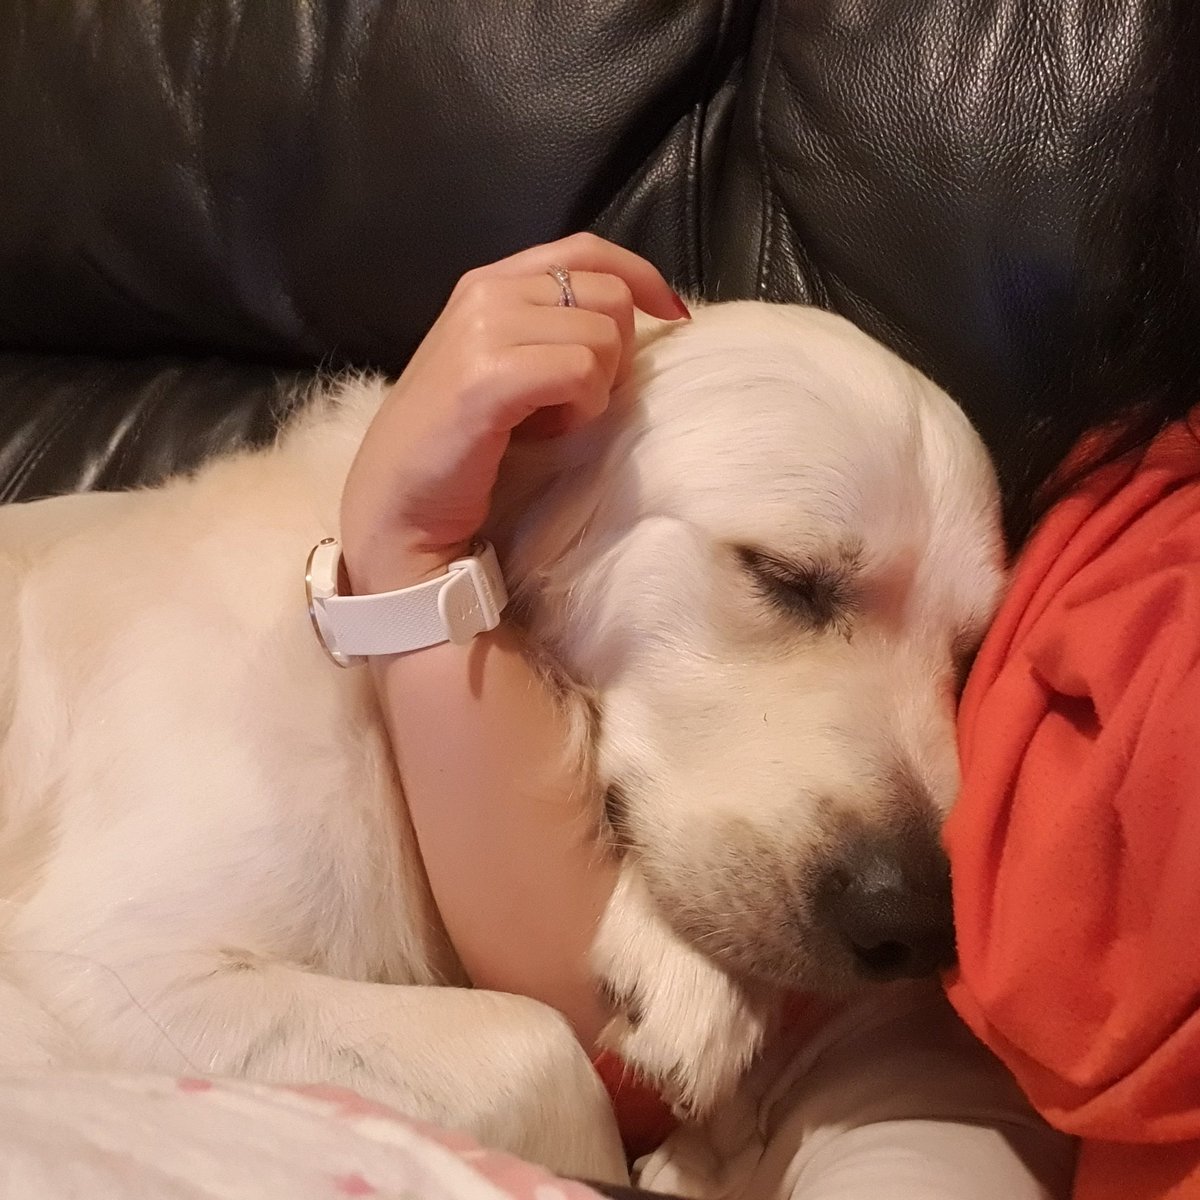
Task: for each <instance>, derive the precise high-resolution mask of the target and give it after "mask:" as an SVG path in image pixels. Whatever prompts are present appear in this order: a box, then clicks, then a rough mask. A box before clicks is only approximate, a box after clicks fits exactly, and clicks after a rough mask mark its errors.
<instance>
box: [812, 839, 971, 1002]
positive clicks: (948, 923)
mask: <svg viewBox="0 0 1200 1200" xmlns="http://www.w3.org/2000/svg"><path fill="white" fill-rule="evenodd" d="M921 859H922V861H920V863H919V864H916V865H917V869H916V870H913V869H911V866H912V864H907V863H905V856H903V855H893V854H880V853H874V854H867V855H864V856H863V857H861V858H859V859H858V860H857V861H855V862H853V863H851V864H848V869H843V870H840V871H838V872H836V873H835V875H834V876H833V877H832V878H831V881H830V883H829V884H828V885H827V888H826V890H825V902H826V911H827V914H828V917H829V919H830V921H831V922H832V924H833V926H834V928H835V929H836V930H837V931H838V933H839V934H840V935H841V936H842V937H843V938H844V939H845V941H846V944H847V946H848V947H849V949H850V951H851V953H852V954H853V956H854V959H855V962H856V964H857V965H858V968H859V970H860V971H861V972H862V973H863V974H865V975H867V976H869V977H870V978H872V979H879V980H884V979H900V978H908V979H919V978H921V977H923V976H926V975H932V974H933V973H934V972H935V971H939V970H941V969H942V968H944V967H950V966H953V965H954V959H955V953H954V924H953V919H952V918H953V914H952V910H951V906H950V868H949V864H948V863H947V862H946V859H945V856H944V855H943V854H942V853H941V851H940V849H939V850H937V851H935V852H934V851H931V852H929V853H927V854H923V855H922V856H921ZM906 866H907V867H910V869H906Z"/></svg>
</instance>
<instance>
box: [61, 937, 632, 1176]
mask: <svg viewBox="0 0 1200 1200" xmlns="http://www.w3.org/2000/svg"><path fill="white" fill-rule="evenodd" d="M93 957H94V959H95V960H97V961H99V960H103V961H104V962H105V963H106V964H107V969H106V970H104V971H103V972H86V971H85V972H81V971H77V970H75V969H74V968H73V966H72V964H65V966H64V968H63V972H65V973H60V975H59V976H57V977H56V978H55V979H54V980H53V981H51V980H49V979H46V980H43V982H44V983H52V985H53V988H54V992H55V995H56V1001H57V1004H56V1007H58V1008H59V1009H60V1015H61V1016H62V1018H63V1020H64V1021H66V1022H68V1023H69V1024H70V1025H71V1026H72V1027H74V1028H75V1029H76V1030H78V1031H79V1032H80V1034H81V1037H82V1036H83V1035H84V1034H86V1036H87V1049H89V1050H90V1051H91V1052H92V1053H93V1054H94V1055H95V1057H96V1058H97V1059H100V1060H102V1061H103V1060H107V1061H108V1062H109V1063H110V1064H111V1065H114V1066H120V1067H122V1068H126V1069H142V1070H157V1071H168V1072H172V1073H178V1072H180V1071H194V1072H201V1073H204V1074H210V1075H216V1076H221V1075H225V1076H233V1077H238V1078H243V1079H247V1080H252V1081H256V1082H261V1083H288V1084H300V1083H330V1084H339V1085H342V1086H344V1087H348V1088H351V1089H353V1090H354V1091H356V1092H358V1093H360V1094H361V1095H363V1096H367V1097H370V1098H372V1099H375V1100H378V1101H381V1102H383V1103H385V1104H388V1105H390V1106H391V1107H393V1108H395V1109H397V1110H398V1111H400V1112H401V1113H404V1114H406V1115H408V1116H412V1117H416V1118H419V1119H421V1120H425V1121H429V1122H431V1123H433V1124H436V1125H440V1126H443V1127H445V1128H450V1129H457V1130H460V1131H462V1132H464V1133H468V1134H470V1135H471V1136H473V1137H475V1138H476V1139H478V1140H479V1141H480V1142H481V1143H483V1144H484V1145H486V1146H490V1147H492V1148H495V1149H500V1150H505V1151H508V1152H509V1153H512V1154H516V1155H518V1156H520V1157H522V1158H525V1159H529V1160H531V1161H534V1162H538V1163H540V1164H542V1165H544V1166H546V1167H549V1168H550V1169H551V1170H554V1171H557V1172H559V1173H561V1174H566V1175H573V1176H578V1177H585V1178H591V1179H596V1180H599V1181H603V1182H615V1183H620V1182H627V1181H628V1175H627V1173H626V1169H625V1158H624V1154H623V1152H622V1149H621V1144H620V1138H619V1136H618V1133H617V1129H616V1123H615V1121H614V1118H613V1113H612V1108H611V1105H610V1103H609V1100H608V1096H607V1094H606V1093H605V1091H604V1089H603V1087H602V1085H601V1083H600V1080H599V1078H598V1076H597V1075H596V1072H595V1071H594V1070H593V1068H592V1066H591V1063H590V1062H589V1061H588V1058H587V1055H586V1054H585V1053H584V1051H583V1049H582V1048H581V1047H580V1045H579V1043H578V1042H577V1041H576V1039H575V1036H574V1034H573V1033H572V1031H571V1029H570V1027H569V1026H568V1025H567V1023H566V1021H564V1020H563V1018H562V1017H561V1016H560V1015H559V1014H558V1013H557V1012H555V1011H554V1010H552V1009H550V1008H548V1007H546V1006H545V1005H542V1004H539V1003H538V1002H536V1001H533V1000H529V999H526V998H524V997H520V996H510V995H504V994H500V993H497V992H484V991H471V990H468V989H463V988H449V987H446V988H442V987H416V986H393V985H389V984H382V983H366V982H356V981H351V980H345V979H335V978H332V977H330V976H326V975H319V974H316V973H313V972H310V971H305V970H302V969H300V968H298V967H294V966H291V965H289V964H285V963H280V962H276V961H273V960H268V959H263V958H259V957H256V956H255V955H252V954H249V953H244V952H241V951H226V952H224V953H220V954H213V953H208V952H205V953H193V954H186V955H185V954H166V955H151V954H146V955H145V956H144V957H142V958H141V959H140V961H139V962H137V963H124V964H121V963H117V962H114V960H113V957H112V956H110V955H104V954H102V953H96V954H94V955H89V958H93Z"/></svg>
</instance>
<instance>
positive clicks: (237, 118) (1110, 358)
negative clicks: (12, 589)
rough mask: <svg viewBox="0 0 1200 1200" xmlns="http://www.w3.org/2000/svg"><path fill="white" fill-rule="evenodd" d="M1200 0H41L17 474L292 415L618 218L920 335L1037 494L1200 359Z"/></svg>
mask: <svg viewBox="0 0 1200 1200" xmlns="http://www.w3.org/2000/svg"><path fill="white" fill-rule="evenodd" d="M1194 8H1195V6H1194V5H1191V4H1190V3H1189V2H1188V0H1163V2H1155V0H1081V2H1080V3H1078V4H1060V3H1055V2H1047V0H904V2H903V3H896V2H891V3H880V2H875V3H872V2H870V0H763V2H761V3H755V2H751V0H507V2H506V3H504V4H496V3H479V2H478V0H396V2H393V3H381V2H378V0H376V2H368V0H345V2H339V3H333V2H329V0H326V2H314V3H305V4H297V3H292V2H290V0H287V2H285V0H256V2H255V3H254V4H248V3H243V2H242V0H106V2H105V3H104V4H94V3H85V2H83V0H60V2H58V3H54V4H46V3H41V2H39V0H8V3H5V4H3V5H0V498H2V499H5V500H13V499H26V498H31V497H34V496H41V495H47V494H51V493H56V492H61V491H67V490H74V489H80V488H95V487H102V488H112V487H124V486H128V485H131V484H135V483H141V482H145V481H148V480H152V479H155V478H158V477H161V476H162V475H164V474H166V473H168V472H170V471H173V470H177V469H179V468H182V467H186V466H188V465H190V464H192V463H194V462H196V461H197V460H198V459H200V458H202V457H204V456H205V455H208V454H210V453H212V452H214V451H215V450H218V449H220V448H222V447H225V446H228V445H231V444H233V443H236V442H239V441H241V440H244V439H257V438H262V437H266V436H269V434H270V431H271V429H272V428H273V425H274V422H275V421H276V420H277V419H278V415H279V412H280V410H281V407H282V406H283V404H284V399H285V397H286V396H287V395H288V394H289V389H290V387H291V385H292V384H293V383H294V382H295V380H296V379H297V377H300V378H302V377H304V376H305V375H306V374H307V373H310V372H311V371H312V370H313V369H314V368H315V367H318V366H320V367H331V366H337V365H339V364H342V363H347V362H353V363H371V364H375V365H378V366H382V367H385V368H391V369H398V368H400V367H401V366H402V365H403V364H404V362H405V359H406V357H407V355H408V354H409V353H410V351H411V350H412V348H413V346H414V345H415V343H416V342H417V341H418V340H419V338H420V336H421V334H422V331H423V330H424V329H425V327H426V326H427V325H428V324H429V322H430V321H431V319H432V318H433V316H434V315H435V314H436V312H437V310H438V308H439V306H440V304H441V303H442V301H443V299H444V298H445V296H446V294H447V292H448V290H449V288H450V287H451V285H452V284H453V282H454V280H455V279H456V278H457V276H458V275H459V274H460V273H461V272H462V271H463V270H464V269H466V268H468V267H470V266H472V265H476V264H479V263H481V262H484V261H487V260H490V259H493V258H496V257H498V256H500V255H502V254H504V253H507V252H510V251H512V250H514V249H516V248H519V247H521V246H524V245H527V244H529V243H532V242H536V241H541V240H546V239H550V238H553V237H555V236H558V235H560V234H563V233H564V232H567V231H571V230H574V229H577V228H581V227H591V228H594V229H597V230H600V231H602V232H604V233H606V234H608V235H609V236H611V237H613V238H616V239H617V240H619V241H622V242H624V243H626V244H628V245H630V246H632V247H634V248H636V249H638V250H641V251H642V252H644V253H646V254H647V255H649V256H650V257H651V258H652V259H654V260H655V261H656V262H657V263H658V264H659V265H660V266H661V267H662V269H663V270H664V271H665V272H666V273H667V274H668V275H669V276H670V277H671V278H672V280H673V281H674V282H675V283H676V284H677V285H678V287H679V289H680V290H683V291H686V292H689V293H695V294H700V295H704V296H708V297H714V298H723V297H745V296H756V297H763V298H769V299H779V300H793V299H802V300H809V301H812V302H814V303H816V304H820V305H825V306H829V307H832V308H834V309H837V310H838V311H840V312H842V313H845V314H846V315H848V316H850V317H851V318H853V319H854V320H856V321H857V322H859V323H860V324H862V325H863V326H865V327H866V328H867V329H868V330H869V331H870V332H872V333H874V334H875V335H877V336H878V337H880V338H881V339H882V340H883V341H885V342H886V343H888V344H889V345H891V346H893V347H894V348H896V349H898V350H899V351H901V352H902V353H903V354H905V355H906V356H908V357H909V358H910V359H912V360H913V361H915V362H916V363H917V364H918V365H920V366H921V367H923V368H924V369H925V370H927V371H928V372H930V373H931V374H932V375H933V376H934V377H935V378H936V379H937V380H938V381H939V382H940V383H942V384H943V386H945V387H946V388H947V389H948V390H949V391H950V392H951V393H952V394H953V395H954V396H955V397H956V398H957V399H958V400H959V401H960V403H962V404H963V405H964V407H965V408H966V410H967V411H968V413H969V414H970V416H971V417H972V418H973V419H974V421H975V422H976V423H977V425H978V427H979V428H980V430H981V431H982V432H983V434H984V436H985V438H986V439H987V440H988V442H989V444H990V445H991V447H992V449H993V451H994V453H995V455H996V457H997V460H998V463H999V466H1000V469H1001V472H1002V475H1003V477H1004V482H1005V486H1006V492H1007V494H1008V497H1009V501H1010V505H1009V506H1010V512H1011V514H1012V523H1013V525H1014V527H1015V528H1017V527H1020V526H1021V525H1022V524H1023V522H1024V516H1025V509H1026V507H1027V501H1028V494H1029V490H1030V486H1031V483H1032V482H1033V481H1035V480H1036V479H1038V478H1040V477H1042V476H1044V475H1045V474H1046V473H1047V472H1048V471H1049V470H1050V468H1051V467H1052V466H1053V465H1054V463H1055V462H1056V461H1057V460H1058V459H1059V458H1060V457H1061V455H1062V453H1063V452H1064V450H1065V449H1066V447H1067V445H1069V444H1070V441H1071V440H1072V439H1073V437H1074V432H1075V431H1076V430H1077V428H1078V427H1080V426H1081V425H1082V424H1084V423H1085V422H1086V420H1087V419H1088V416H1089V415H1094V414H1095V412H1097V411H1101V410H1106V408H1113V407H1116V406H1119V405H1124V404H1126V403H1128V402H1130V401H1131V400H1136V399H1137V398H1138V397H1139V396H1141V395H1143V394H1144V393H1145V392H1146V391H1147V389H1152V388H1154V387H1158V386H1162V385H1163V382H1164V380H1167V381H1174V382H1175V383H1178V381H1179V380H1181V379H1191V378H1196V377H1198V376H1200V371H1197V370H1196V358H1197V352H1196V350H1195V341H1196V339H1195V332H1194V331H1195V328H1196V326H1195V324H1194V322H1193V318H1194V317H1195V316H1196V315H1197V314H1198V313H1200V307H1198V306H1197V304H1196V295H1195V287H1194V285H1193V284H1192V283H1191V277H1192V275H1193V274H1194V270H1193V265H1194V263H1195V261H1196V258H1197V245H1196V240H1195V219H1194V218H1195V209H1196V206H1197V201H1198V199H1200V170H1198V169H1197V148H1198V147H1200V125H1198V124H1197V121H1196V117H1195V114H1196V113H1197V112H1200V66H1198V65H1197V64H1200V22H1198V21H1197V18H1196V16H1195V15H1194V14H1193V11H1192V10H1193V9H1194ZM1075 410H1078V415H1077V416H1071V415H1070V414H1071V413H1072V412H1073V411H1075ZM1049 418H1053V420H1052V422H1051V424H1050V425H1049V426H1048V425H1047V421H1048V419H1049Z"/></svg>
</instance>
